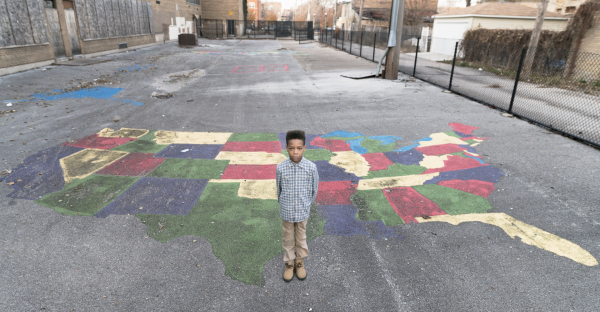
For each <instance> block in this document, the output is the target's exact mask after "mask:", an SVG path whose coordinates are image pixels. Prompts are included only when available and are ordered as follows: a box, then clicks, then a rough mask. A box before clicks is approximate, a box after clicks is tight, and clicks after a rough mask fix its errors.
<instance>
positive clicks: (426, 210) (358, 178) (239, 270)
mask: <svg viewBox="0 0 600 312" xmlns="http://www.w3.org/2000/svg"><path fill="white" fill-rule="evenodd" d="M450 127H451V128H449V129H452V130H450V131H446V132H440V133H433V134H431V135H429V136H427V137H425V138H423V139H421V140H418V141H414V142H410V143H405V142H403V141H402V138H400V137H397V136H366V135H363V134H361V133H358V132H346V131H334V132H331V133H328V134H312V135H307V140H306V151H305V153H304V157H305V158H306V159H308V160H311V161H313V162H314V163H315V164H316V165H317V168H318V170H319V176H320V183H319V193H318V196H317V200H316V205H314V206H313V208H312V210H311V214H310V218H309V225H308V229H307V235H308V239H309V240H311V239H313V238H315V237H317V236H319V235H325V234H328V235H347V236H352V235H367V236H369V237H371V238H373V239H381V238H389V237H397V238H399V239H400V238H401V235H399V234H398V233H399V232H400V231H401V228H399V227H395V226H398V225H402V224H405V223H409V222H413V223H421V222H434V221H440V222H449V223H452V224H459V223H461V222H467V221H479V222H485V223H489V224H494V225H497V226H499V227H501V228H502V229H503V230H504V231H505V232H506V233H507V234H508V235H509V236H510V237H512V238H515V237H520V239H521V240H522V242H524V243H527V244H531V245H535V246H537V247H539V248H542V249H545V250H548V251H550V252H553V253H555V254H558V255H561V256H565V257H569V258H571V259H573V260H574V261H577V262H579V263H582V264H584V265H596V264H597V261H596V259H595V258H594V257H592V256H591V255H590V254H589V253H588V252H587V251H585V250H583V249H581V248H580V247H579V246H577V245H575V244H573V243H571V242H569V241H567V240H565V239H562V238H560V237H558V236H555V235H553V234H550V233H548V232H545V231H543V230H541V229H538V228H535V227H533V226H530V225H528V224H525V223H523V222H520V221H518V220H516V219H514V218H512V217H510V216H508V215H506V214H504V213H493V212H492V210H493V207H492V206H491V205H490V204H489V201H488V199H487V198H488V196H490V194H491V193H492V192H493V191H494V190H495V187H494V183H496V182H498V181H499V179H500V178H502V177H503V176H504V174H503V173H502V171H501V170H500V169H498V168H495V167H493V166H491V165H489V164H486V163H485V161H484V159H483V157H482V155H479V154H478V153H477V151H476V149H475V147H476V146H477V145H478V144H480V143H481V142H483V141H484V140H486V139H487V138H480V137H477V136H476V135H474V134H473V131H474V130H476V129H477V128H476V127H470V126H465V125H462V124H458V123H453V124H450ZM449 129H448V130H449ZM286 158H287V154H286V151H285V133H217V132H177V131H162V130H159V131H153V130H144V129H129V128H122V129H120V130H117V131H114V130H111V129H104V130H102V131H100V132H98V133H97V134H94V135H92V136H89V137H86V138H83V139H80V140H77V141H72V142H66V143H63V144H61V145H59V146H56V147H53V148H50V149H47V150H42V151H40V152H38V153H37V154H35V155H32V156H30V157H28V158H27V159H26V160H25V161H24V162H23V163H22V164H21V165H19V166H18V167H17V168H15V169H14V170H12V173H11V174H10V175H9V176H7V177H6V178H5V182H7V183H8V184H9V185H10V186H11V187H13V188H14V191H13V192H12V193H11V194H10V195H9V197H13V198H21V199H31V200H35V201H36V202H37V203H39V204H41V205H44V206H47V207H50V208H52V209H54V210H56V211H57V212H59V213H61V214H64V215H72V216H94V217H98V218H106V217H109V216H110V215H135V216H137V217H138V218H139V219H140V220H141V221H142V222H143V223H144V224H146V226H147V228H148V234H149V236H151V237H153V238H155V239H157V240H159V241H161V242H168V241H169V240H172V239H174V238H176V237H180V236H185V235H192V236H200V237H204V238H206V239H207V240H208V241H209V242H210V243H211V244H212V247H213V251H214V253H215V255H216V256H217V257H218V258H220V259H221V260H222V261H223V262H224V264H225V267H226V274H227V275H229V276H230V277H232V278H234V279H237V280H239V281H242V282H244V283H247V284H257V285H262V284H264V279H263V274H262V270H263V267H264V265H265V263H266V262H267V261H269V260H270V259H272V258H273V257H276V256H278V255H279V254H280V253H281V252H282V248H281V243H280V241H279V240H280V239H281V226H280V223H281V219H280V217H279V205H278V202H277V197H276V189H275V168H276V166H277V164H278V163H280V162H282V161H283V160H285V159H286ZM240 254H243V255H244V261H240V259H238V258H239V255H240Z"/></svg>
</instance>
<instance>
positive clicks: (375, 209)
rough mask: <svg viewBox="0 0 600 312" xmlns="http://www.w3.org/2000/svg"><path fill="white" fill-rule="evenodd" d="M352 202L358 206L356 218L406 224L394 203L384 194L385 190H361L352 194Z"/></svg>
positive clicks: (390, 223)
mask: <svg viewBox="0 0 600 312" xmlns="http://www.w3.org/2000/svg"><path fill="white" fill-rule="evenodd" d="M351 200H352V203H354V206H356V208H358V212H357V213H356V219H358V220H361V221H379V220H381V221H383V223H384V224H385V225H386V226H394V225H401V224H404V220H402V218H400V216H398V214H397V213H396V211H395V210H394V208H393V207H392V205H390V203H389V202H388V200H387V198H385V195H384V194H383V190H359V191H356V193H354V195H352V198H351Z"/></svg>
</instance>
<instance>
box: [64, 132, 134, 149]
mask: <svg viewBox="0 0 600 312" xmlns="http://www.w3.org/2000/svg"><path fill="white" fill-rule="evenodd" d="M135 140H137V139H135V138H105V137H99V136H98V134H93V135H90V136H89V137H85V138H83V139H79V140H77V141H75V142H67V143H63V144H62V145H66V146H74V147H81V148H95V149H103V150H109V149H111V148H115V147H117V146H119V145H122V144H125V143H127V142H129V141H135Z"/></svg>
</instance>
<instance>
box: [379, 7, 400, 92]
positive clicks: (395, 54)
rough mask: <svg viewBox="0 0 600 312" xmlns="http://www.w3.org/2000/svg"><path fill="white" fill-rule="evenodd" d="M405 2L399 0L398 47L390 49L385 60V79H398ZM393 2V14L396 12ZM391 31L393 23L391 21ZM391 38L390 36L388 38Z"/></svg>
mask: <svg viewBox="0 0 600 312" xmlns="http://www.w3.org/2000/svg"><path fill="white" fill-rule="evenodd" d="M404 1H405V0H398V21H397V23H396V46H394V47H390V49H389V51H388V53H387V56H386V59H385V77H384V78H385V79H391V80H396V79H398V59H399V58H400V43H401V42H402V25H403V24H404ZM393 5H394V4H393V2H392V12H394V7H393ZM392 14H393V13H392ZM390 31H391V21H390ZM388 37H389V36H388Z"/></svg>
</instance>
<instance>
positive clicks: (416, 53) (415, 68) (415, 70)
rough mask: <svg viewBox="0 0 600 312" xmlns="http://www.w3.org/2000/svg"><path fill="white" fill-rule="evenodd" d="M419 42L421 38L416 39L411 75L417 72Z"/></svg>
mask: <svg viewBox="0 0 600 312" xmlns="http://www.w3.org/2000/svg"><path fill="white" fill-rule="evenodd" d="M419 42H421V38H418V39H417V50H416V51H415V66H414V67H413V77H414V76H415V73H416V72H417V56H419Z"/></svg>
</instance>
